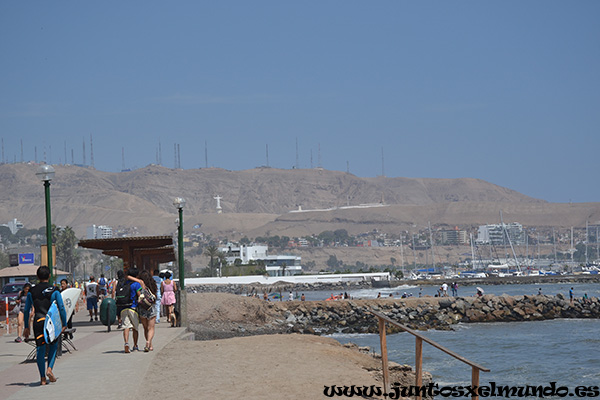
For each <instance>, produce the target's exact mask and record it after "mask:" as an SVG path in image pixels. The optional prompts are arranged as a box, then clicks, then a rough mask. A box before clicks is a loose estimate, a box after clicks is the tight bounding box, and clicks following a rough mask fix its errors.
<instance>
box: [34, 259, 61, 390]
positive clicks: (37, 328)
mask: <svg viewBox="0 0 600 400" xmlns="http://www.w3.org/2000/svg"><path fill="white" fill-rule="evenodd" d="M37 278H38V279H39V281H40V282H39V283H38V284H37V285H35V286H33V287H32V288H31V290H30V291H29V294H28V295H27V302H26V303H25V330H24V331H23V336H24V337H25V339H27V338H28V337H29V312H30V311H31V307H32V306H33V308H34V309H35V317H34V319H33V334H34V338H35V345H36V346H37V355H36V357H37V366H38V370H39V372H40V385H45V384H46V383H47V382H46V375H47V376H48V380H50V382H56V377H55V376H54V372H53V371H52V368H54V362H55V361H56V350H57V348H58V340H54V341H50V342H48V341H47V337H48V332H45V327H46V326H48V325H50V326H52V328H53V329H52V331H53V332H50V333H52V335H51V337H52V338H58V336H59V335H60V334H61V333H62V332H63V331H64V330H65V328H66V327H67V314H66V312H65V306H64V304H63V301H62V296H61V295H60V291H58V290H57V289H56V288H55V287H54V286H52V285H50V283H48V279H49V278H50V269H49V268H48V267H46V266H41V267H39V268H38V269H37ZM54 302H55V303H56V307H57V308H58V314H59V315H60V321H57V318H51V317H49V316H48V311H49V310H50V309H51V308H53V303H54ZM46 318H50V319H51V322H52V323H51V324H47V323H46V322H50V321H46ZM61 327H62V329H61ZM46 347H48V367H47V368H46V357H45V354H46Z"/></svg>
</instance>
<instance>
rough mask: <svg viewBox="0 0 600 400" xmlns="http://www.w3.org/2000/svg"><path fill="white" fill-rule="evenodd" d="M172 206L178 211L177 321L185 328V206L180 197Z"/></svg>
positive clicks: (183, 200)
mask: <svg viewBox="0 0 600 400" xmlns="http://www.w3.org/2000/svg"><path fill="white" fill-rule="evenodd" d="M173 205H174V206H175V208H177V210H178V211H179V226H178V234H179V235H178V237H177V250H178V257H177V260H178V261H179V320H180V321H181V326H187V296H186V291H185V260H184V259H183V207H184V206H185V199H184V198H182V197H176V198H175V200H173Z"/></svg>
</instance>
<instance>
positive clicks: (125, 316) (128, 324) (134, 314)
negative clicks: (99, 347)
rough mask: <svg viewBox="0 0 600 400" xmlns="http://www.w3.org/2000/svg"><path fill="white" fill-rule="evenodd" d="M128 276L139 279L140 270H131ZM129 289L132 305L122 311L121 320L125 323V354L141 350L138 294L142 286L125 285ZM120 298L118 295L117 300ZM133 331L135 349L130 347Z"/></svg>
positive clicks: (134, 284)
mask: <svg viewBox="0 0 600 400" xmlns="http://www.w3.org/2000/svg"><path fill="white" fill-rule="evenodd" d="M127 273H128V275H130V276H132V277H134V278H137V276H138V270H137V269H136V268H131V269H129V271H127ZM125 286H126V287H128V288H129V301H130V303H129V304H128V305H126V306H125V307H124V309H123V311H121V320H122V321H123V328H124V329H123V339H124V340H125V345H124V347H125V353H130V352H131V350H139V349H138V336H139V333H138V327H139V323H140V317H139V314H138V311H137V297H138V292H139V291H140V290H142V286H141V285H140V284H139V283H138V282H131V283H129V285H125ZM118 299H119V296H118V295H117V300H118ZM130 329H132V330H133V348H130V347H129V330H130Z"/></svg>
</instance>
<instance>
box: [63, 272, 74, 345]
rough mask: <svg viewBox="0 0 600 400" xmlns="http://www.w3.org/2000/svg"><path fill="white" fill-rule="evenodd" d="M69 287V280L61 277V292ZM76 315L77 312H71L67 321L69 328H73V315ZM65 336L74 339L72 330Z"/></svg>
mask: <svg viewBox="0 0 600 400" xmlns="http://www.w3.org/2000/svg"><path fill="white" fill-rule="evenodd" d="M68 288H69V281H67V280H66V279H64V278H63V279H61V280H60V292H61V293H62V292H64V291H65V290H67V289H68ZM74 315H75V313H73V314H71V317H70V318H69V320H68V321H67V329H72V328H73V316H74ZM65 337H68V338H69V339H73V333H72V331H69V333H68V335H67V333H66V332H65Z"/></svg>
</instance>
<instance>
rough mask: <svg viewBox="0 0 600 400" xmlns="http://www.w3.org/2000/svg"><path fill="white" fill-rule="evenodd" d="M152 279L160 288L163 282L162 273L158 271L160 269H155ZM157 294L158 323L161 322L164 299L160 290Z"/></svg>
mask: <svg viewBox="0 0 600 400" xmlns="http://www.w3.org/2000/svg"><path fill="white" fill-rule="evenodd" d="M152 279H154V282H155V283H156V287H157V288H160V284H161V283H162V278H161V277H160V274H159V273H158V269H155V270H154V272H153V275H152ZM155 294H156V304H155V307H156V323H157V324H158V323H160V309H161V308H162V307H161V300H162V296H161V293H160V290H157V291H156V292H155Z"/></svg>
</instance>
